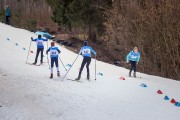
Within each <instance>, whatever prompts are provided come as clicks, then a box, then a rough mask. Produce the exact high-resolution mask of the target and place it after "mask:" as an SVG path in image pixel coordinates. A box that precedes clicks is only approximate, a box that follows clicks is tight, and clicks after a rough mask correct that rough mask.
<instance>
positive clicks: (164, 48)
mask: <svg viewBox="0 0 180 120" xmlns="http://www.w3.org/2000/svg"><path fill="white" fill-rule="evenodd" d="M0 3H1V5H0V6H1V11H2V8H3V7H5V6H6V5H7V4H9V6H10V7H11V9H12V14H13V18H12V25H13V26H20V27H22V28H26V29H29V30H37V29H39V28H49V29H50V31H55V32H56V30H57V28H61V32H63V33H67V34H70V35H73V36H76V35H77V34H81V35H84V37H81V39H86V38H88V39H89V40H90V44H91V45H92V46H93V47H94V48H95V49H96V50H97V51H98V53H99V54H98V59H99V60H102V61H106V62H109V63H114V62H115V61H120V62H121V63H123V62H124V61H125V56H126V55H127V54H128V52H129V51H130V50H132V48H133V47H134V46H138V47H139V51H140V52H141V55H142V57H141V61H140V64H139V66H138V70H139V71H141V72H144V73H148V74H153V75H159V76H162V77H168V78H173V79H178V80H180V22H179V20H180V14H179V11H180V7H179V6H180V1H179V0H151V1H149V0H133V1H132V0H14V1H11V0H0ZM79 47H80V44H79ZM76 49H77V48H76ZM120 65H121V66H124V67H128V66H127V64H120Z"/></svg>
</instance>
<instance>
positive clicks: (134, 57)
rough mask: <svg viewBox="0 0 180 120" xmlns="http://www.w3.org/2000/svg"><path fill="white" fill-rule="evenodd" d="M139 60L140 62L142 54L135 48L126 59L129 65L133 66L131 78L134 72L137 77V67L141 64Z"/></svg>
mask: <svg viewBox="0 0 180 120" xmlns="http://www.w3.org/2000/svg"><path fill="white" fill-rule="evenodd" d="M139 60H140V53H139V52H138V48H137V47H134V49H133V50H132V51H131V52H130V53H129V54H128V55H127V57H126V61H127V63H130V64H131V68H130V71H129V77H131V72H132V70H134V74H133V76H134V77H136V65H137V64H138V63H139Z"/></svg>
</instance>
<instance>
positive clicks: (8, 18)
mask: <svg viewBox="0 0 180 120" xmlns="http://www.w3.org/2000/svg"><path fill="white" fill-rule="evenodd" d="M6 24H7V25H9V24H10V16H6Z"/></svg>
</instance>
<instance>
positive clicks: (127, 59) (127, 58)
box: [126, 53, 131, 62]
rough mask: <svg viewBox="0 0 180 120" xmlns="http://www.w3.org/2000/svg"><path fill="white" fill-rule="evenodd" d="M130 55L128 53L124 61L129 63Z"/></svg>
mask: <svg viewBox="0 0 180 120" xmlns="http://www.w3.org/2000/svg"><path fill="white" fill-rule="evenodd" d="M130 55H131V53H129V54H128V55H127V56H126V61H127V62H129V57H130Z"/></svg>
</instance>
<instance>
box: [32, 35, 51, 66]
mask: <svg viewBox="0 0 180 120" xmlns="http://www.w3.org/2000/svg"><path fill="white" fill-rule="evenodd" d="M31 40H32V41H34V42H36V43H37V52H36V58H35V62H34V63H33V64H34V65H36V63H37V59H38V56H39V53H40V52H41V61H40V62H41V64H42V63H43V51H44V41H48V39H47V38H46V39H44V38H42V36H41V35H38V38H36V39H33V38H32V37H31Z"/></svg>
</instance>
